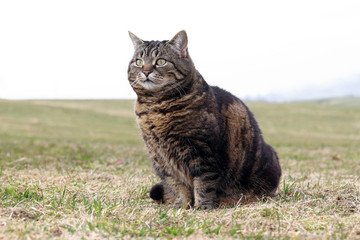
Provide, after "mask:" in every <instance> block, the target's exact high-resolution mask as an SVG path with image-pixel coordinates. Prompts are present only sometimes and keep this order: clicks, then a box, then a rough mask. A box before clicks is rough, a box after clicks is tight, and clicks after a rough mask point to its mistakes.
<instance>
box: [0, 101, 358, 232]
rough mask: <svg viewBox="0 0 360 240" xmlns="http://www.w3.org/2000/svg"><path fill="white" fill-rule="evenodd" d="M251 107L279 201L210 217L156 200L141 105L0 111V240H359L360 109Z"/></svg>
mask: <svg viewBox="0 0 360 240" xmlns="http://www.w3.org/2000/svg"><path fill="white" fill-rule="evenodd" d="M248 105H249V106H250V108H251V109H252V110H253V111H254V113H255V116H256V118H257V120H258V122H259V124H260V126H261V128H262V130H263V133H264V136H265V139H266V141H267V142H268V143H270V144H272V145H273V146H274V147H275V148H276V150H277V151H278V154H279V156H280V161H281V165H282V168H283V176H282V179H281V184H280V186H279V189H278V195H277V196H276V197H274V198H272V199H267V200H266V201H259V202H257V203H253V204H250V205H244V206H237V207H232V208H220V209H216V210H211V211H201V210H185V209H172V208H171V207H169V206H167V205H158V204H156V203H154V202H152V201H151V200H150V198H149V197H148V195H149V189H150V187H151V186H152V184H154V183H156V182H157V181H158V179H157V177H156V176H155V174H154V172H153V170H152V168H151V164H150V160H149V157H148V155H147V153H146V149H145V148H144V144H143V142H142V140H141V138H140V131H139V129H138V127H137V126H136V123H135V116H134V113H133V101H125V100H122V101H120V100H96V101H95V100H94V101H90V100H89V101H70V100H63V101H55V100H52V101H45V100H42V101H40V100H32V101H6V100H0V239H47V238H56V239H103V238H109V239H129V238H135V239H138V238H146V239H153V238H167V239H171V238H177V239H181V238H188V239H209V238H213V239H229V238H240V239H360V177H359V176H360V99H356V98H348V99H331V100H323V101H313V102H305V103H281V104H276V103H261V102H250V103H248Z"/></svg>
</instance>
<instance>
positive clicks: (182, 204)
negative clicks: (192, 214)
mask: <svg viewBox="0 0 360 240" xmlns="http://www.w3.org/2000/svg"><path fill="white" fill-rule="evenodd" d="M173 207H174V208H185V209H189V208H190V207H191V203H190V201H186V200H184V199H182V198H180V197H178V198H177V199H176V200H175V202H174V203H173Z"/></svg>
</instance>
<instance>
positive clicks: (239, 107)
mask: <svg viewBox="0 0 360 240" xmlns="http://www.w3.org/2000/svg"><path fill="white" fill-rule="evenodd" d="M129 34H130V37H131V39H132V41H133V44H134V48H135V53H134V56H133V58H132V59H131V61H130V64H129V68H128V80H129V82H130V84H131V86H132V88H133V89H134V91H135V93H136V94H137V101H136V106H135V112H136V115H137V122H138V124H139V126H140V129H141V133H142V137H143V139H144V141H145V144H146V146H147V149H148V151H149V154H150V156H151V160H152V164H153V167H154V169H155V172H156V173H157V175H158V176H159V177H160V179H161V181H160V182H159V183H158V184H156V185H155V186H153V187H152V189H151V191H150V197H151V198H153V199H154V200H157V201H160V202H164V203H172V204H173V205H174V206H176V207H181V206H184V205H186V206H189V207H195V208H203V209H208V208H213V207H217V206H219V205H222V204H227V205H228V204H231V205H233V204H236V203H238V202H242V200H244V199H254V198H260V197H262V196H264V195H267V196H272V195H274V194H275V192H276V189H277V187H278V184H279V179H280V176H281V168H280V164H279V160H278V156H277V154H276V152H275V150H274V149H273V148H272V147H271V146H270V145H268V144H266V143H265V141H264V139H263V137H262V134H261V131H260V129H259V127H258V124H257V122H256V120H255V118H254V116H253V114H252V113H251V111H250V110H249V109H248V107H247V106H246V105H245V104H244V103H243V102H242V101H241V100H240V99H238V98H237V97H235V96H234V95H232V94H231V93H229V92H227V91H225V90H222V89H220V88H218V87H213V86H209V85H208V84H207V83H206V82H205V80H204V79H203V77H202V76H201V75H200V73H199V72H198V71H197V70H196V69H195V67H194V64H193V62H192V60H191V58H190V55H189V53H188V39H187V35H186V32H185V31H180V32H179V33H177V34H176V35H175V36H174V37H173V38H172V39H171V40H169V41H144V40H142V39H140V38H139V37H137V36H135V35H134V34H132V33H129Z"/></svg>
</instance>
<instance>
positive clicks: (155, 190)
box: [150, 182, 164, 202]
mask: <svg viewBox="0 0 360 240" xmlns="http://www.w3.org/2000/svg"><path fill="white" fill-rule="evenodd" d="M150 197H151V198H152V199H154V200H156V201H161V202H162V201H163V198H164V185H163V184H162V183H161V182H160V183H157V184H155V185H154V186H153V187H152V188H151V190H150Z"/></svg>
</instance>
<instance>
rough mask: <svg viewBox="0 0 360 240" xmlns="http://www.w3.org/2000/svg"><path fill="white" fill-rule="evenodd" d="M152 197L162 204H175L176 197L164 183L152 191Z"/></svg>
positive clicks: (158, 184) (155, 186)
mask: <svg viewBox="0 0 360 240" xmlns="http://www.w3.org/2000/svg"><path fill="white" fill-rule="evenodd" d="M150 197H151V198H152V199H154V200H155V201H158V202H160V203H170V204H171V203H174V201H175V198H176V195H175V194H174V192H173V191H171V190H170V188H169V187H168V186H167V185H166V183H164V182H159V183H157V184H155V185H154V186H153V187H152V188H151V190H150Z"/></svg>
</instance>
